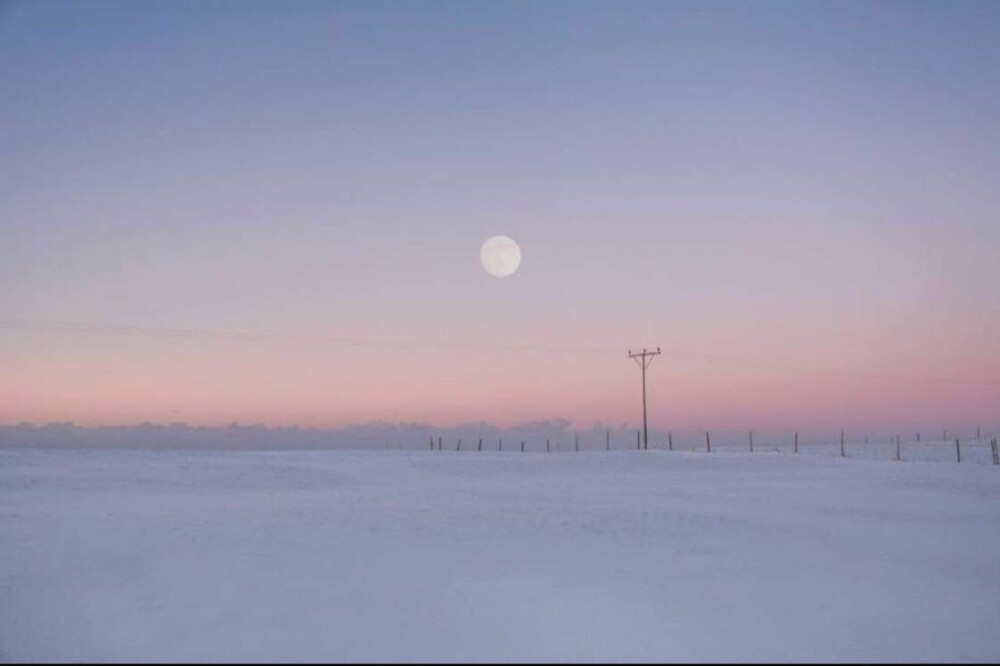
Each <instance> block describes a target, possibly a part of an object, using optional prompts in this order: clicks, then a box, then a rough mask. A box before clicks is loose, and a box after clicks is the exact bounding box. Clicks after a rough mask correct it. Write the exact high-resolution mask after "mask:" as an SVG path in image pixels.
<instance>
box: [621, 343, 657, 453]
mask: <svg viewBox="0 0 1000 666" xmlns="http://www.w3.org/2000/svg"><path fill="white" fill-rule="evenodd" d="M659 354H660V348H659V347H657V348H656V351H655V352H654V351H646V349H645V348H643V350H642V353H639V352H636V353H635V354H633V353H632V351H631V350H629V353H628V357H629V358H631V359H634V360H635V362H636V363H637V364H638V365H639V367H640V368H642V436H643V443H644V444H645V448H647V449H648V448H649V429H648V427H647V426H646V368H648V367H649V366H650V364H651V363H652V362H653V357H654V356H658V355H659Z"/></svg>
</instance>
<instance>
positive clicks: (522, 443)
mask: <svg viewBox="0 0 1000 666" xmlns="http://www.w3.org/2000/svg"><path fill="white" fill-rule="evenodd" d="M521 453H524V440H523V439H522V440H521Z"/></svg>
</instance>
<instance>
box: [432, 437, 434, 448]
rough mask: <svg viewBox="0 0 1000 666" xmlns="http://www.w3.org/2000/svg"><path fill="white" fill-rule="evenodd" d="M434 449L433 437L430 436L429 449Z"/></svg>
mask: <svg viewBox="0 0 1000 666" xmlns="http://www.w3.org/2000/svg"><path fill="white" fill-rule="evenodd" d="M433 450H434V438H433V437H431V451H433Z"/></svg>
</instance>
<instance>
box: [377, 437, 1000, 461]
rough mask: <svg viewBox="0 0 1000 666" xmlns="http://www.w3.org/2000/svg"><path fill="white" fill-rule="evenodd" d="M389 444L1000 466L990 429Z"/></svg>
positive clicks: (999, 444)
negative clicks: (904, 434) (969, 432)
mask: <svg viewBox="0 0 1000 666" xmlns="http://www.w3.org/2000/svg"><path fill="white" fill-rule="evenodd" d="M567 439H568V441H567ZM385 448H386V449H390V450H391V449H408V450H413V449H423V450H431V451H457V452H461V451H466V452H470V451H471V452H481V451H501V452H502V451H507V452H518V453H563V452H575V453H580V452H594V451H605V452H609V451H637V452H642V451H650V450H652V451H661V452H678V453H680V452H686V453H706V454H713V453H717V454H734V453H741V454H789V455H818V456H829V457H841V458H853V459H862V460H888V461H898V462H954V463H959V464H979V465H998V466H1000V437H998V436H996V435H993V434H990V435H987V436H984V435H983V433H982V432H981V431H980V432H977V433H976V435H971V436H970V435H965V436H961V435H960V436H958V437H955V438H953V439H949V438H948V437H947V433H944V437H943V438H940V437H939V438H933V437H932V438H930V439H928V438H927V437H923V436H921V435H917V436H910V437H906V438H904V437H902V436H900V435H894V436H888V437H887V436H878V437H869V436H866V437H861V438H859V437H847V436H846V433H841V434H840V436H839V437H838V436H833V437H818V436H815V435H812V436H804V437H803V436H799V433H794V434H793V435H792V436H791V437H774V436H770V437H767V436H765V437H760V436H755V434H754V433H753V432H752V431H748V433H747V434H746V437H745V439H744V440H743V441H737V440H735V439H734V438H733V437H732V436H731V435H729V436H723V437H717V438H714V439H713V435H712V432H711V431H704V432H703V433H702V434H701V436H700V437H696V436H693V435H691V434H690V433H685V434H684V435H682V436H674V435H673V433H671V432H668V433H667V437H666V440H665V441H664V439H663V438H662V437H657V438H653V439H651V440H650V441H649V442H648V445H646V444H644V442H643V441H642V431H641V430H636V431H635V437H634V438H631V437H629V438H627V439H625V438H623V437H622V434H621V431H616V432H615V433H614V436H612V431H610V430H609V431H606V432H605V436H604V438H603V441H598V438H595V436H594V434H593V433H587V434H585V435H583V436H581V435H574V436H572V437H569V438H567V437H566V435H565V434H562V435H561V436H559V437H555V438H553V437H546V438H540V437H537V436H535V437H526V438H518V437H513V438H510V437H507V438H504V437H495V436H494V437H473V438H465V439H463V438H460V437H459V438H449V439H445V438H444V437H443V436H438V437H430V438H428V439H427V440H426V441H425V442H424V444H423V445H422V446H417V445H415V444H414V443H413V442H408V443H407V444H406V445H405V446H404V445H403V444H402V443H396V444H393V443H390V442H386V443H385Z"/></svg>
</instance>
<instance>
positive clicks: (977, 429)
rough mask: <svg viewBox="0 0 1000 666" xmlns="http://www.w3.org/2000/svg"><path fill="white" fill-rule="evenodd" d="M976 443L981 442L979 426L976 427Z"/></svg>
mask: <svg viewBox="0 0 1000 666" xmlns="http://www.w3.org/2000/svg"><path fill="white" fill-rule="evenodd" d="M976 441H977V442H978V441H979V426H976Z"/></svg>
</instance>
